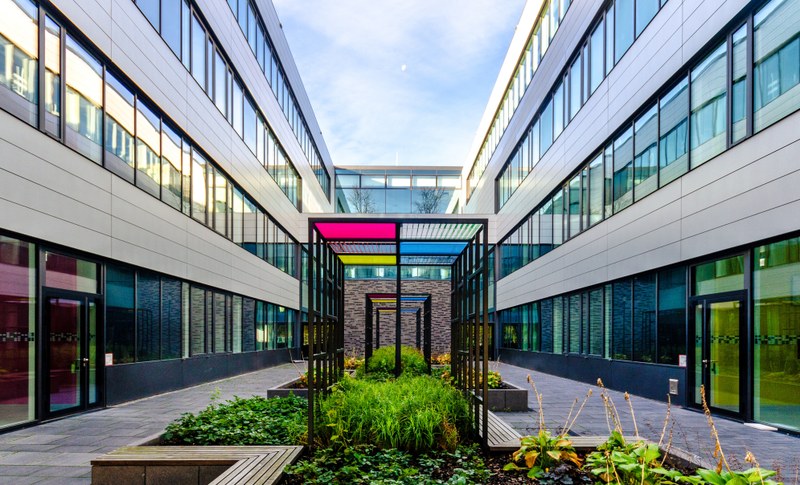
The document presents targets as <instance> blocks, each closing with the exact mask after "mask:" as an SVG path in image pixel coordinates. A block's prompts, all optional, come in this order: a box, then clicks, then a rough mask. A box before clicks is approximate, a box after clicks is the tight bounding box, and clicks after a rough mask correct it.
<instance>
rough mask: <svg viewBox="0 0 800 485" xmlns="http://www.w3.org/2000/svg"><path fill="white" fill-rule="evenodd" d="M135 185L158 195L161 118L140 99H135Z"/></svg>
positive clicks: (159, 187) (159, 186)
mask: <svg viewBox="0 0 800 485" xmlns="http://www.w3.org/2000/svg"><path fill="white" fill-rule="evenodd" d="M136 186H137V187H139V188H141V189H142V190H144V191H145V192H147V193H149V194H151V195H153V196H155V197H159V196H160V189H161V120H160V119H159V117H158V116H156V114H155V113H153V111H152V110H150V109H149V108H148V107H147V106H146V105H145V104H144V103H142V102H141V100H137V101H136Z"/></svg>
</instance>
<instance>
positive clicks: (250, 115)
mask: <svg viewBox="0 0 800 485" xmlns="http://www.w3.org/2000/svg"><path fill="white" fill-rule="evenodd" d="M243 114H244V130H243V131H244V142H245V144H247V147H248V148H249V149H250V151H251V152H253V154H255V153H256V111H255V108H253V103H252V101H250V98H248V97H245V98H244V111H243Z"/></svg>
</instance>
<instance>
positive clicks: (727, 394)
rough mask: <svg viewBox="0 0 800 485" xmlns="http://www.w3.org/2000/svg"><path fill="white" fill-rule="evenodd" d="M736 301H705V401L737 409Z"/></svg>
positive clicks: (737, 306)
mask: <svg viewBox="0 0 800 485" xmlns="http://www.w3.org/2000/svg"><path fill="white" fill-rule="evenodd" d="M740 306H741V303H740V302H739V301H725V302H717V303H710V304H709V315H708V330H709V334H710V335H709V362H708V371H709V386H710V387H711V396H710V402H709V404H710V405H711V407H713V408H716V409H725V410H726V411H731V412H739V382H740V376H739V340H740V335H739V315H740V312H739V310H740Z"/></svg>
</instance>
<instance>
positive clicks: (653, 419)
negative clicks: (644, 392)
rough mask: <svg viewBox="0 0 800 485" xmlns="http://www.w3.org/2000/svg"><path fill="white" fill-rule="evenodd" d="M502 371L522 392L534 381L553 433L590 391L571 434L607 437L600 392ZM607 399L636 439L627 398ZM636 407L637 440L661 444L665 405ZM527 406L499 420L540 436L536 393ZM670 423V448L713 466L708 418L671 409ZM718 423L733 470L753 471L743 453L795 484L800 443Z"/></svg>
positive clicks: (642, 402)
mask: <svg viewBox="0 0 800 485" xmlns="http://www.w3.org/2000/svg"><path fill="white" fill-rule="evenodd" d="M492 367H494V364H492ZM498 370H499V371H500V373H501V374H502V376H503V379H504V380H506V381H508V382H511V383H512V384H516V385H517V386H519V387H522V388H524V389H530V385H529V384H528V383H527V381H526V378H527V376H528V375H529V374H530V375H531V377H532V378H533V380H534V383H535V384H536V387H537V388H538V390H539V393H540V394H542V402H543V406H542V407H543V409H544V415H545V424H546V426H547V427H548V429H551V430H552V429H560V428H561V427H563V426H564V423H565V422H566V419H567V415H568V413H569V409H570V406H571V405H572V402H573V401H574V400H575V398H579V403H578V405H576V406H575V408H576V410H577V408H578V406H579V405H580V402H582V401H583V397H584V396H585V395H586V392H587V390H589V389H590V388H591V389H592V392H593V394H592V396H591V397H590V398H589V400H588V402H587V404H586V406H585V407H584V409H583V411H582V412H581V414H580V416H579V417H578V419H577V421H576V422H575V425H574V426H573V427H572V429H571V430H570V432H571V433H572V434H578V435H603V436H608V434H609V431H608V425H607V423H606V418H605V406H604V405H603V401H602V399H601V398H600V389H599V388H598V387H597V386H594V385H590V384H586V383H582V382H577V381H572V380H569V379H563V378H560V377H555V376H552V375H548V374H543V373H541V372H535V371H532V370H530V369H524V368H521V367H515V366H512V365H508V364H502V363H501V364H499V368H498ZM609 395H610V396H611V399H612V400H613V402H614V404H615V406H616V408H617V411H618V412H619V414H620V417H621V421H622V426H623V431H624V432H625V434H626V435H632V434H633V421H632V419H631V413H630V411H629V407H628V403H626V402H625V397H624V395H623V393H621V392H615V391H609ZM632 403H633V410H634V414H635V415H636V422H637V424H638V428H639V434H640V435H642V436H644V437H646V438H649V439H651V440H654V441H656V442H657V441H658V440H659V437H660V436H661V430H662V428H663V426H664V419H665V416H666V413H667V405H666V403H664V402H659V401H653V400H650V399H645V398H643V397H637V396H633V397H632ZM528 405H529V407H530V409H533V410H534V411H532V412H527V413H496V414H497V415H498V416H500V417H502V418H503V419H504V420H506V422H508V423H509V424H510V425H511V426H513V427H514V428H515V429H517V431H518V432H520V433H521V434H523V435H529V434H532V433H535V432H537V431H538V425H537V412H536V410H538V405H537V404H536V398H535V397H534V395H533V392H529V393H528ZM671 419H672V421H673V422H674V428H673V438H672V445H673V446H675V447H678V448H681V449H683V450H685V451H688V452H690V453H692V454H694V455H696V456H698V457H700V458H701V459H704V460H707V461H711V462H713V456H712V455H713V452H714V442H713V440H712V438H711V434H710V429H709V427H708V424H707V422H706V418H705V416H704V415H703V414H702V413H701V412H698V411H695V410H692V409H686V408H680V407H677V406H672V410H671ZM714 423H715V425H716V427H717V431H718V432H719V436H720V441H721V442H722V449H723V451H724V452H725V456H726V458H727V459H728V462H729V463H730V464H731V466H732V467H734V468H736V467H738V468H740V469H747V468H750V465H749V464H747V463H745V462H744V456H745V452H746V451H748V450H749V451H751V452H752V453H753V454H754V455H755V457H756V459H757V460H758V461H759V463H760V464H761V466H762V467H764V468H770V469H773V470H775V471H779V472H780V474H781V476H782V479H783V480H785V481H786V483H797V478H796V477H798V475H799V474H800V470H799V467H800V438H798V437H795V436H789V435H786V434H783V433H779V432H775V431H767V430H759V429H755V428H753V427H751V426H747V425H745V424H743V423H740V422H736V421H732V420H729V419H724V418H719V417H715V418H714Z"/></svg>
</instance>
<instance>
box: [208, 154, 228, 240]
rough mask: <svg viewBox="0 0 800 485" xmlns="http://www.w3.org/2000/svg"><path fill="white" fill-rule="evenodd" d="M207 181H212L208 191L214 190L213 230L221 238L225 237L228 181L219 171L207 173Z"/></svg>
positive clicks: (226, 230) (226, 232)
mask: <svg viewBox="0 0 800 485" xmlns="http://www.w3.org/2000/svg"><path fill="white" fill-rule="evenodd" d="M209 181H213V187H212V186H211V184H210V185H209V189H212V188H213V190H214V194H213V199H212V198H211V197H209V199H210V200H212V201H213V202H212V209H213V219H214V230H216V231H217V232H218V233H220V234H222V235H223V236H227V235H228V234H229V233H228V227H227V220H228V179H227V178H225V175H223V174H222V172H220V171H219V170H213V171H209Z"/></svg>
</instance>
